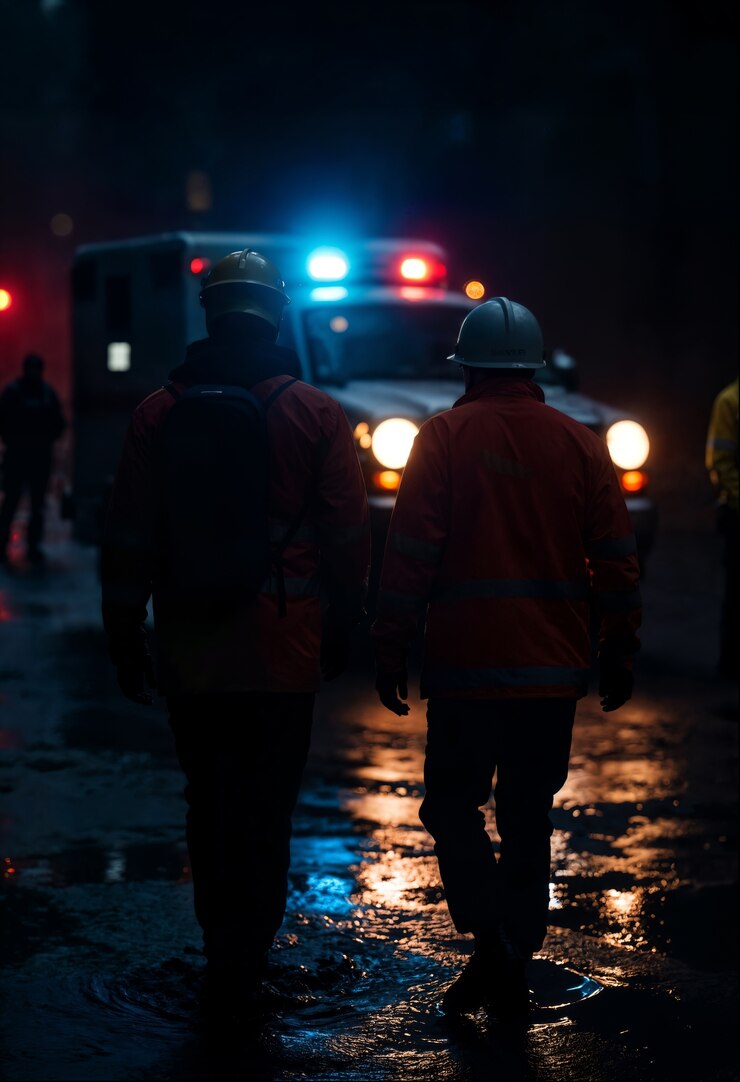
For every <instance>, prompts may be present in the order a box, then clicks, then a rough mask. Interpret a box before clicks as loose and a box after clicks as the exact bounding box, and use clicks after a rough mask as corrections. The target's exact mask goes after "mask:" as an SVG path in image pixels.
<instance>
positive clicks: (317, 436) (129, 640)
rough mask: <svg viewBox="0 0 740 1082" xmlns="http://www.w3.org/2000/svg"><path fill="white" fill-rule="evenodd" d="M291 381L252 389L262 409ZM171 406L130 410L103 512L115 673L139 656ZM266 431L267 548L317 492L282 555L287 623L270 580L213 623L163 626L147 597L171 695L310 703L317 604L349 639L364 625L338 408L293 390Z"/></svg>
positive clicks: (347, 435) (357, 505) (359, 523)
mask: <svg viewBox="0 0 740 1082" xmlns="http://www.w3.org/2000/svg"><path fill="white" fill-rule="evenodd" d="M288 378H289V377H286V376H275V377H272V378H270V379H266V380H263V381H262V382H261V383H259V384H257V385H255V386H254V387H252V388H251V389H252V391H253V392H254V393H255V394H256V395H257V396H258V397H259V398H261V399H263V400H264V399H266V398H267V397H268V396H269V395H270V393H271V392H272V391H273V390H274V389H275V388H276V387H278V386H280V384H281V383H283V382H286V381H287V380H288ZM173 405H174V399H173V397H172V395H170V394H169V393H168V392H167V391H165V390H163V389H162V390H159V391H156V392H155V393H154V394H152V395H150V396H149V398H147V399H146V400H145V401H144V402H142V403H141V405H140V406H139V407H138V408H137V409H136V411H135V413H134V415H133V418H132V421H131V425H130V427H129V431H128V434H127V436H126V440H125V444H124V448H123V454H122V457H121V461H120V465H119V467H118V471H117V474H116V478H115V484H114V487H113V492H112V495H111V500H110V504H109V508H108V514H107V520H106V529H105V542H104V551H103V616H104V623H105V626H106V631H107V633H108V640H109V645H110V652H111V657H112V660H113V661H114V662H115V663H117V664H120V663H121V662H125V660H126V658H127V656H129V655H130V654H131V652H132V651H133V653H134V654H135V652H136V648H137V641H138V642H140V638H141V634H142V630H141V629H142V624H143V621H144V619H145V618H146V606H147V603H148V601H149V598H150V595H151V593H152V588H153V579H154V567H155V561H156V559H157V537H156V522H157V515H158V494H157V487H156V482H155V458H154V456H155V448H156V438H157V435H158V433H159V432H160V430H161V428H162V425H163V423H164V420H165V418H166V416H167V413H168V411H169V410H170V409H171V408H172V406H173ZM267 430H268V439H269V446H270V494H269V511H270V533H271V537H272V539H273V540H274V541H279V539H280V538H281V537H283V536H284V535H285V533H286V531H287V530H288V528H289V526H290V524H291V523H292V522H293V521H294V520H295V518H296V517H297V516H298V515H299V513H300V511H301V509H302V508H303V507H304V506H305V505H306V502H307V499H308V496H309V494H310V493H311V491H312V490H313V491H314V492H315V499H314V501H313V503H312V505H311V507H310V510H309V512H308V513H307V515H306V517H305V519H304V520H303V521H302V523H301V525H300V528H299V529H298V530H297V532H296V534H295V536H294V537H293V539H292V541H291V542H290V543H289V544H288V546H287V547H286V548H285V549H284V550H283V556H282V563H283V570H284V576H285V588H286V595H287V613H286V615H285V616H284V617H282V618H281V617H280V616H279V614H278V582H277V578H276V577H272V578H270V579H269V580H268V581H266V582H265V584H264V586H263V590H262V592H261V593H260V595H259V598H258V602H257V604H256V605H254V606H251V607H248V608H243V609H241V610H240V611H238V612H236V613H234V614H233V615H232V616H229V617H228V618H227V617H220V618H219V619H216V620H213V621H210V622H204V620H203V619H202V618H192V619H191V618H189V617H188V615H187V614H185V615H184V616H183V614H182V612H181V611H178V613H177V615H176V617H173V616H171V615H170V614H169V613H168V612H167V611H166V606H165V605H164V603H158V598H157V595H156V586H154V591H155V593H154V621H155V632H156V640H157V653H158V677H159V682H160V689H161V690H162V691H164V692H166V693H168V694H175V693H194V692H205V693H209V692H210V693H213V692H229V691H232V692H233V691H252V690H256V691H287V692H291V691H294V692H306V691H314V690H316V688H317V687H318V684H319V649H320V644H321V604H322V602H321V600H320V594H321V597H322V598H323V601H324V603H325V604H326V603H328V605H329V608H330V609H331V611H332V614H333V617H334V618H335V619H336V620H337V621H338V622H339V623H340V625H345V626H347V627H348V628H349V627H351V626H352V624H353V623H354V622H355V621H356V620H357V619H358V618H359V615H360V613H361V610H362V603H363V600H364V593H365V588H366V583H367V577H368V566H369V559H370V536H369V524H368V508H367V493H366V488H365V482H364V479H363V476H362V471H361V469H360V465H359V462H358V459H357V452H356V450H355V447H354V442H353V439H352V434H351V432H350V429H349V425H348V422H347V419H346V417H345V415H344V412H343V410H342V408H341V406H340V405H339V404H338V403H337V402H335V401H334V399H332V398H330V397H329V395H327V394H324V392H322V391H319V390H318V389H317V388H315V387H311V386H309V385H308V384H305V383H301V382H296V383H294V384H293V386H291V387H290V388H288V389H286V391H285V392H284V393H283V394H281V395H280V396H279V397H278V398H277V399H276V401H275V402H274V403H273V405H272V406H271V407H270V409H269V410H268V412H267ZM319 449H321V454H320V455H317V452H318V450H319ZM319 458H320V461H321V465H320V467H317V466H316V465H315V464H316V463H317V461H318V460H319ZM317 471H318V472H317ZM163 557H164V558H166V554H163ZM204 559H207V553H204Z"/></svg>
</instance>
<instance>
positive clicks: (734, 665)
mask: <svg viewBox="0 0 740 1082" xmlns="http://www.w3.org/2000/svg"><path fill="white" fill-rule="evenodd" d="M737 426H738V381H737V380H735V381H734V382H733V383H731V384H729V386H727V387H725V388H724V390H723V391H720V393H719V394H718V395H717V397H716V398H715V400H714V405H713V406H712V416H711V419H710V421H709V431H708V433H707V452H706V466H707V469H708V470H709V476H710V478H711V480H712V484H713V485H714V488H715V491H716V492H717V494H718V496H719V512H718V517H717V526H718V529H719V532H720V533H721V534H722V536H723V537H724V541H725V553H724V564H725V583H724V594H723V598H722V616H721V621H720V647H719V674H720V676H723V677H727V678H728V679H731V680H736V679H737V676H738V650H739V649H740V644H739V643H738V637H737V541H738V536H737V535H738V529H737V524H738V466H737V457H738V456H737Z"/></svg>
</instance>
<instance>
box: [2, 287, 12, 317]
mask: <svg viewBox="0 0 740 1082" xmlns="http://www.w3.org/2000/svg"><path fill="white" fill-rule="evenodd" d="M12 303H13V294H12V293H11V292H10V290H9V289H0V312H6V311H7V310H8V308H10V306H11V304H12Z"/></svg>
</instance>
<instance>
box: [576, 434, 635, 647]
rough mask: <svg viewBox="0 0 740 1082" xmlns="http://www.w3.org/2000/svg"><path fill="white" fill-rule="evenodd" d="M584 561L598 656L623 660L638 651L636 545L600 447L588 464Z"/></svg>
mask: <svg viewBox="0 0 740 1082" xmlns="http://www.w3.org/2000/svg"><path fill="white" fill-rule="evenodd" d="M592 467H593V468H592V477H591V491H590V498H589V500H588V504H587V506H588V515H587V523H586V556H587V558H588V565H589V572H590V577H591V589H592V597H593V604H594V608H595V610H596V615H597V618H598V621H599V656H605V655H610V656H612V657H618V658H621V659H624V660H627V659H628V658H631V656H632V654H634V653H636V651H637V650H639V649H640V640H639V639H638V637H637V630H638V628H639V627H640V624H641V622H642V600H641V598H640V590H639V582H640V567H639V564H638V561H637V544H636V541H635V536H634V534H633V532H632V524H631V522H630V517H629V513H628V511H627V507H626V505H625V502H624V497H623V495H622V492H621V489H620V485H619V480H618V478H617V475H616V471H615V469H614V466H613V465H612V461H611V458H610V457H609V452H608V451H607V449H606V447H602V448H600V451H599V454H598V456H597V458H596V460H595V462H594V463H592Z"/></svg>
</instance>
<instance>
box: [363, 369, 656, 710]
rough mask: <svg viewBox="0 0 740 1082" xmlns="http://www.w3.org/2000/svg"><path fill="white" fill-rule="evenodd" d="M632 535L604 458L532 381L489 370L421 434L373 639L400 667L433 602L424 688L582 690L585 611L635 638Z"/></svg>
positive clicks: (622, 650)
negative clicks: (496, 376)
mask: <svg viewBox="0 0 740 1082" xmlns="http://www.w3.org/2000/svg"><path fill="white" fill-rule="evenodd" d="M638 577H639V570H638V564H637V557H636V555H635V540H634V537H633V535H632V530H631V525H630V520H629V517H628V513H627V509H626V507H625V503H624V499H623V497H622V494H621V491H620V487H619V482H618V480H617V476H616V473H615V471H614V468H613V466H612V463H611V460H610V458H609V453H608V451H607V449H606V447H605V445H604V443H603V442H602V440H600V439H599V438H598V436H596V435H595V434H594V433H593V432H591V431H590V430H589V429H588V428H586V427H585V426H584V425H582V424H579V423H578V422H577V421H573V420H571V419H570V418H569V417H566V416H565V415H564V414H563V413H560V412H559V411H557V410H554V409H552V408H550V407H549V406H546V405H545V404H544V395H543V393H542V390H541V388H540V387H538V386H537V385H536V384H535V383H533V382H531V381H529V380H523V379H512V380H508V379H505V378H503V377H502V378H499V379H491V380H485V381H483V382H482V383H479V384H478V385H477V386H476V387H475V388H473V389H472V390H471V391H469V392H468V393H467V394H466V395H465V396H464V397H463V398H461V399H459V401H458V402H456V403H455V406H454V407H453V408H452V409H451V410H448V411H447V412H445V413H441V414H439V415H438V416H437V417H434V418H432V420H430V421H428V422H427V423H426V424H425V425H424V426H423V427H422V429H421V431H420V432H419V434H418V436H417V437H416V441H415V443H414V447H413V450H412V453H411V456H410V458H409V461H408V464H407V466H406V469H405V471H404V475H403V480H402V482H401V487H400V490H399V493H398V499H397V501H396V506H395V509H394V512H393V517H392V519H391V524H390V532H389V536H388V542H387V546H386V552H385V562H384V565H383V572H382V578H381V593H380V596H379V601H378V617H377V619H376V621H375V623H374V625H373V629H372V636H373V639H374V640H375V647H376V653H377V659H378V668H379V670H380V671H383V672H395V671H398V670H399V669H401V668H403V666H404V665H405V658H406V650H407V647H408V645H409V643H410V642H411V641H412V639H413V637H414V635H415V633H416V630H417V627H418V623H419V620H420V619H423V615H424V612H425V611H426V610H427V606H428V611H427V622H426V636H425V659H424V667H423V672H422V688H421V690H422V696H424V697H426V696H441V697H448V698H475V699H486V698H534V697H573V696H576V697H579V696H581V695H583V694H585V691H586V684H587V677H588V672H589V668H590V635H589V612H590V604H591V603H593V604H594V605H595V606H596V609H597V611H598V613H599V615H600V619H601V631H600V641H601V644H602V649H609V650H614V651H615V652H617V653H618V654H619V655H620V656H622V657H626V656H628V655H631V654H632V653H633V652H634V651H635V650H636V649H637V648H638V646H639V643H638V640H637V637H636V630H637V628H638V627H639V624H640V597H639V593H638Z"/></svg>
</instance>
